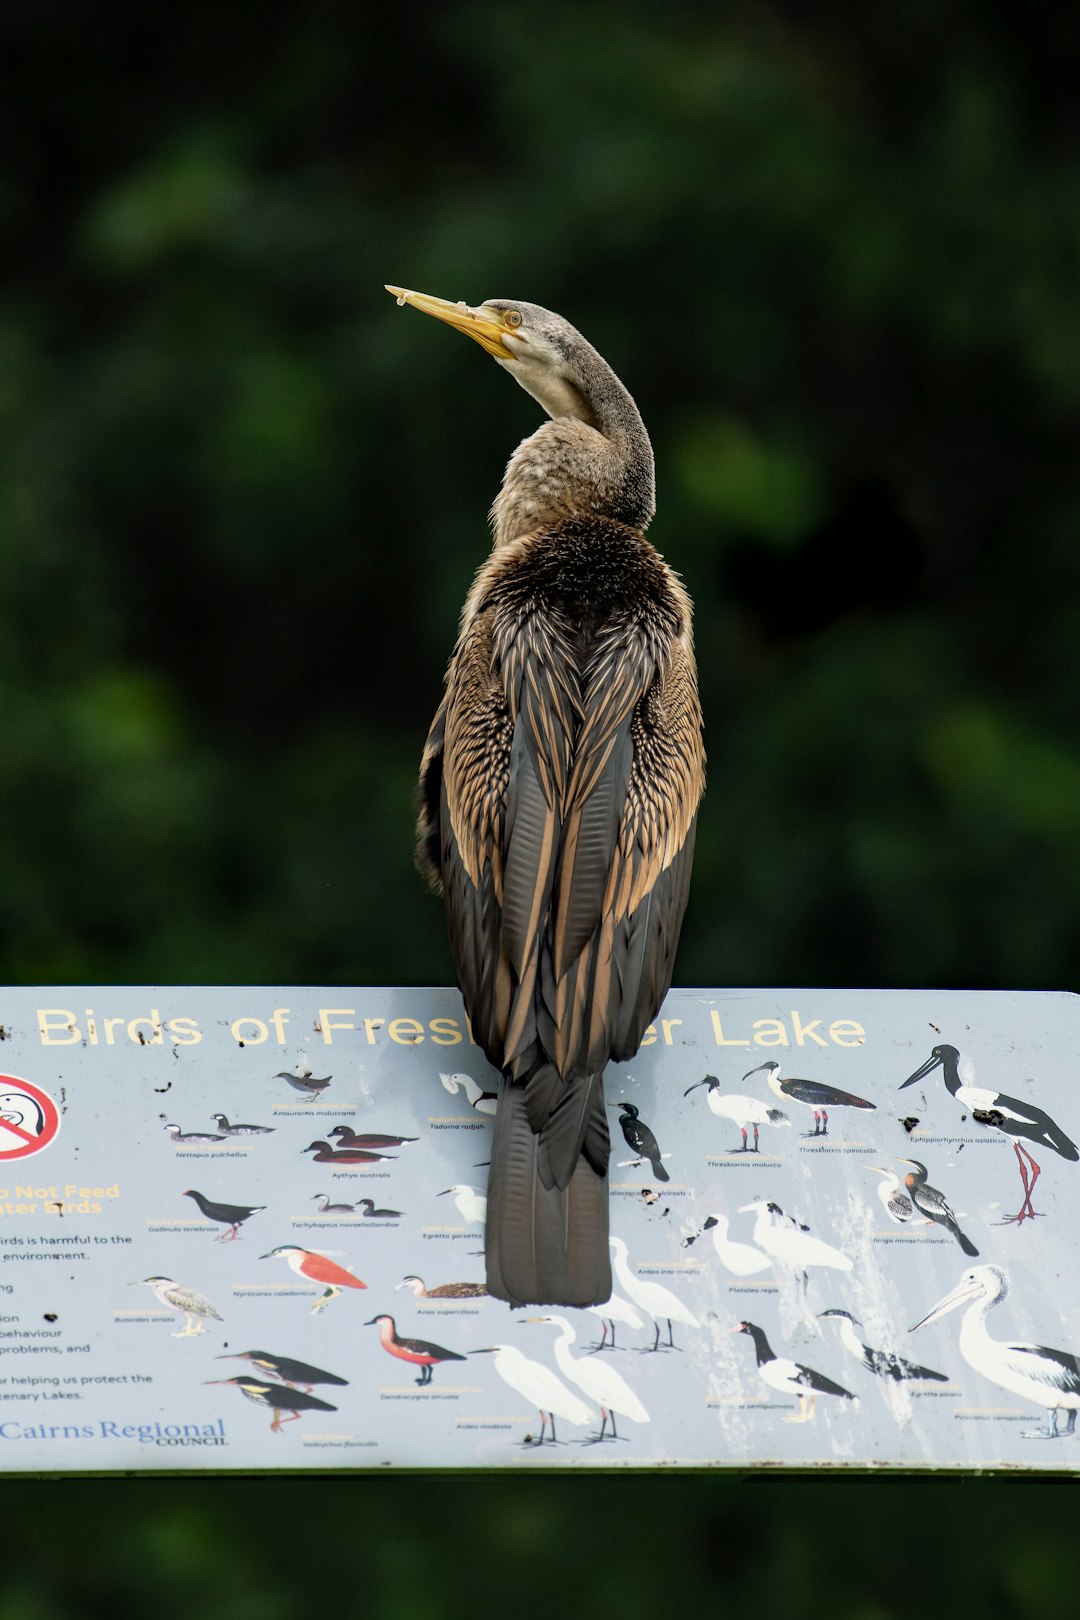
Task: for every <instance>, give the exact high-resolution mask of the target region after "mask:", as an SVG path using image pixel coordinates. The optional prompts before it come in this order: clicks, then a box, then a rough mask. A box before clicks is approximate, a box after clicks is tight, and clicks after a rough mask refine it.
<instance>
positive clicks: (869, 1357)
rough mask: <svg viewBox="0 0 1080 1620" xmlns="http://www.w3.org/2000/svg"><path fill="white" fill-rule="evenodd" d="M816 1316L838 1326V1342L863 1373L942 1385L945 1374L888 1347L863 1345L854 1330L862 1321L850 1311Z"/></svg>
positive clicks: (901, 1380)
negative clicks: (927, 1380)
mask: <svg viewBox="0 0 1080 1620" xmlns="http://www.w3.org/2000/svg"><path fill="white" fill-rule="evenodd" d="M818 1316H819V1317H820V1318H821V1320H822V1321H824V1320H825V1319H826V1318H828V1319H829V1320H831V1321H834V1322H835V1323H836V1325H837V1327H838V1328H839V1329H840V1343H841V1344H842V1345H843V1347H844V1349H845V1350H846V1351H847V1352H848V1354H849V1355H852V1356H854V1357H855V1360H856V1361H857V1362H859V1364H860V1365H861V1366H863V1367H865V1368H866V1370H867V1372H872V1373H874V1374H876V1376H877V1377H878V1378H892V1379H894V1380H895V1382H897V1383H906V1382H907V1381H909V1380H919V1379H930V1378H932V1379H936V1380H937V1381H938V1383H942V1384H946V1383H948V1381H949V1375H948V1373H940V1372H934V1371H933V1369H932V1368H930V1367H920V1366H918V1364H917V1363H916V1362H914V1361H905V1360H904V1358H903V1356H897V1355H894V1354H893V1352H892V1351H891V1350H872V1349H871V1348H870V1346H869V1345H868V1344H864V1343H863V1341H862V1340H861V1339H860V1338H859V1337H858V1335H857V1334H856V1332H855V1329H856V1328H857V1327H862V1323H861V1322H860V1321H859V1320H858V1319H857V1317H854V1316H852V1314H851V1312H850V1311H838V1310H828V1311H818Z"/></svg>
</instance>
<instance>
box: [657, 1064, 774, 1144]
mask: <svg viewBox="0 0 1080 1620" xmlns="http://www.w3.org/2000/svg"><path fill="white" fill-rule="evenodd" d="M753 1072H755V1071H753V1070H752V1071H751V1073H753ZM699 1086H707V1087H708V1088H709V1090H708V1097H707V1099H706V1100H707V1102H708V1104H709V1110H710V1112H711V1113H713V1114H715V1115H716V1117H717V1119H729V1120H730V1121H731V1123H732V1124H733V1125H737V1126H738V1127H739V1130H740V1131H741V1132H742V1147H740V1148H734V1149H733V1150H732V1151H733V1152H735V1153H760V1152H761V1148H760V1147H759V1146H758V1137H759V1135H760V1132H761V1127H762V1125H775V1126H777V1127H780V1128H782V1127H783V1126H785V1125H787V1126H790V1125H791V1121H790V1119H788V1117H787V1115H786V1114H784V1113H782V1112H781V1111H780V1109H779V1108H770V1107H769V1105H768V1103H763V1102H762V1101H761V1100H760V1099H759V1098H757V1097H745V1096H743V1094H742V1093H741V1092H730V1093H724V1092H721V1090H720V1082H719V1080H718V1079H717V1078H716V1076H715V1074H707V1075H706V1076H705V1078H704V1080H695V1081H694V1083H693V1085H692V1086H687V1088H686V1090H685V1091H684V1092H683V1096H684V1097H689V1095H690V1093H691V1092H692V1091H696V1090H697V1089H698V1087H699ZM747 1126H749V1127H750V1129H751V1130H752V1131H753V1133H754V1145H753V1147H749V1146H748V1144H747V1140H746V1131H747Z"/></svg>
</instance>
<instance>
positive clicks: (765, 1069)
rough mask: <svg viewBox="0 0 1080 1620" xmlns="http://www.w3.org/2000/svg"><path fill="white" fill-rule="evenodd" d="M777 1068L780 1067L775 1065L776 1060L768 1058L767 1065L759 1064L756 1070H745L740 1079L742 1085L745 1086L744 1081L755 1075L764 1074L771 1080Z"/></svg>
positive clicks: (777, 1064)
mask: <svg viewBox="0 0 1080 1620" xmlns="http://www.w3.org/2000/svg"><path fill="white" fill-rule="evenodd" d="M779 1068H780V1065H779V1063H777V1061H776V1059H775V1058H770V1059H769V1060H768V1062H767V1063H759V1064H758V1065H757V1067H756V1068H754V1069H747V1071H746V1073H745V1074H744V1075H743V1077H742V1083H743V1084H744V1085H745V1083H746V1081H747V1080H749V1079H750V1078H751V1077H752V1076H753V1075H755V1074H765V1075H768V1076H769V1077H770V1078H771V1077H772V1076H773V1075H774V1074H776V1073H777V1072H778V1070H779Z"/></svg>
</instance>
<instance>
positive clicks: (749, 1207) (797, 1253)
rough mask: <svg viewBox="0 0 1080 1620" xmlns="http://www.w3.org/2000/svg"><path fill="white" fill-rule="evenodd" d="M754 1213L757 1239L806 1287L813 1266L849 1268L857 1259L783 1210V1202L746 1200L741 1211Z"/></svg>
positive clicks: (761, 1245)
mask: <svg viewBox="0 0 1080 1620" xmlns="http://www.w3.org/2000/svg"><path fill="white" fill-rule="evenodd" d="M751 1212H752V1213H753V1214H754V1215H755V1217H756V1219H755V1221H754V1243H755V1244H756V1245H757V1247H758V1248H759V1249H761V1250H762V1251H763V1252H764V1253H765V1254H767V1255H770V1256H771V1257H772V1259H773V1260H775V1261H777V1262H778V1263H779V1264H780V1265H781V1266H785V1267H786V1268H787V1269H788V1270H789V1271H791V1272H793V1273H794V1274H795V1276H796V1277H797V1278H798V1279H799V1281H800V1282H801V1284H802V1286H803V1288H804V1289H805V1288H806V1287H807V1285H808V1283H809V1280H810V1279H809V1270H810V1268H811V1267H812V1266H827V1267H829V1268H830V1269H831V1270H833V1271H850V1270H851V1268H852V1266H853V1265H854V1263H855V1262H854V1261H853V1260H851V1259H850V1258H849V1256H848V1255H846V1254H843V1253H842V1252H841V1251H840V1250H839V1249H834V1248H833V1246H832V1244H831V1243H826V1242H824V1241H823V1240H822V1239H821V1238H819V1237H814V1235H813V1234H812V1233H811V1232H808V1231H807V1230H806V1228H805V1227H804V1226H802V1225H801V1224H798V1223H795V1222H793V1221H792V1219H791V1217H790V1216H787V1215H785V1214H784V1211H783V1210H782V1209H781V1208H780V1205H779V1204H777V1203H774V1202H773V1201H772V1200H769V1199H764V1198H759V1199H757V1200H756V1201H755V1202H754V1203H752V1204H743V1205H742V1206H741V1207H740V1209H739V1214H740V1215H746V1214H750V1213H751Z"/></svg>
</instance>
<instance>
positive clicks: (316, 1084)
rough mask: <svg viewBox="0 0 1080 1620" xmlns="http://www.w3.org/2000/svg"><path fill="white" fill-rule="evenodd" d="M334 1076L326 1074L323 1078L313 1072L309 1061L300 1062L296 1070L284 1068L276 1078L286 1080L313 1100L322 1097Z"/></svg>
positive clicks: (294, 1088) (295, 1089)
mask: <svg viewBox="0 0 1080 1620" xmlns="http://www.w3.org/2000/svg"><path fill="white" fill-rule="evenodd" d="M333 1078H334V1077H333V1075H332V1074H324V1075H323V1076H322V1077H321V1078H320V1077H318V1076H316V1075H314V1074H312V1072H311V1065H310V1064H309V1063H307V1062H301V1063H298V1064H297V1065H296V1068H295V1070H289V1069H282V1070H281V1072H280V1073H279V1074H275V1076H274V1079H275V1080H284V1081H285V1083H286V1084H287V1085H290V1086H292V1088H293V1090H294V1091H299V1092H301V1093H302V1095H303V1096H305V1097H307V1098H309V1099H311V1100H314V1099H315V1098H316V1097H321V1096H322V1094H323V1092H324V1091H325V1090H326V1088H327V1086H328V1085H329V1084H330V1082H331V1080H332V1079H333Z"/></svg>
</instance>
